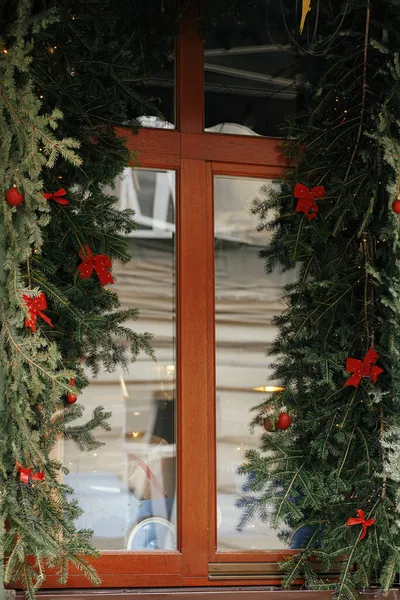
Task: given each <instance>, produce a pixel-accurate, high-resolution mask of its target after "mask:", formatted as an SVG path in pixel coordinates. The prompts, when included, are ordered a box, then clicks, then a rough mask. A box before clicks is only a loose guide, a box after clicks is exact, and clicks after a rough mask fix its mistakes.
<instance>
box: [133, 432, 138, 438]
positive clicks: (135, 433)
mask: <svg viewBox="0 0 400 600" xmlns="http://www.w3.org/2000/svg"><path fill="white" fill-rule="evenodd" d="M139 433H140V431H134V432H133V433H132V437H134V438H137V437H138V435H139Z"/></svg>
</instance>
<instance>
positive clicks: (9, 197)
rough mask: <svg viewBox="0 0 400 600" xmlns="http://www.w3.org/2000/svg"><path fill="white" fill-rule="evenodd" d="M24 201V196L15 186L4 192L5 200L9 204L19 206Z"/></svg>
mask: <svg viewBox="0 0 400 600" xmlns="http://www.w3.org/2000/svg"><path fill="white" fill-rule="evenodd" d="M23 201H24V197H23V195H22V194H20V193H19V191H18V190H17V188H16V187H12V188H10V189H9V190H7V192H6V202H7V204H9V205H10V206H19V205H20V204H22V203H23Z"/></svg>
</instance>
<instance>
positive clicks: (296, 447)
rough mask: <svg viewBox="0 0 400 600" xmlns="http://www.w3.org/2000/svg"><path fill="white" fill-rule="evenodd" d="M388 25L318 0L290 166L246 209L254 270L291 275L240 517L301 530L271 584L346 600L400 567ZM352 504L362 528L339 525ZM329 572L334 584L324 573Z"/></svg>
mask: <svg viewBox="0 0 400 600" xmlns="http://www.w3.org/2000/svg"><path fill="white" fill-rule="evenodd" d="M399 31H400V13H399V10H398V5H397V3H395V2H389V1H386V2H382V1H381V0H353V1H351V2H344V3H340V4H339V3H337V2H329V1H328V2H321V3H318V6H317V7H316V8H315V9H314V10H313V11H312V12H311V13H310V15H309V16H308V17H307V26H306V28H305V30H304V36H303V37H301V38H299V37H298V36H293V40H292V41H294V42H295V43H296V44H297V49H296V51H297V54H298V56H299V57H301V64H302V67H303V68H304V69H307V71H306V72H305V81H307V87H306V89H305V93H306V95H307V102H306V108H305V110H304V112H303V113H302V114H300V115H299V116H298V117H296V118H295V119H294V120H293V122H292V123H291V125H290V128H289V130H288V132H287V150H288V155H289V157H290V159H291V161H292V164H293V165H294V167H293V170H292V172H291V174H289V176H288V178H287V179H285V180H284V181H283V182H282V189H281V191H280V192H277V193H274V192H271V191H270V190H268V189H267V188H266V189H265V190H264V193H263V195H262V197H260V198H259V199H258V200H257V201H256V203H255V208H254V212H255V214H257V215H258V217H259V219H260V221H259V222H260V229H269V230H271V231H273V239H272V242H271V244H270V245H269V247H268V248H266V249H265V250H264V251H262V256H263V258H264V259H265V261H266V262H265V264H266V270H267V272H268V273H269V272H271V271H272V270H273V269H275V268H281V269H283V270H288V269H296V281H295V282H294V283H293V284H291V285H288V286H287V287H286V290H285V297H286V301H287V309H286V310H285V311H284V313H283V314H282V315H281V316H279V317H278V318H276V319H275V324H276V326H277V327H278V329H279V335H278V338H277V339H276V342H275V344H274V346H273V349H272V351H271V355H272V356H274V358H275V363H274V377H275V378H276V380H277V381H278V382H279V384H280V385H282V386H283V387H284V388H285V390H284V391H283V392H281V393H279V394H276V395H275V396H274V398H273V399H271V398H268V399H267V400H266V401H265V402H263V404H261V405H260V406H259V407H257V409H256V417H255V419H254V422H253V424H262V422H263V419H264V418H265V411H266V410H267V412H268V413H269V414H270V416H272V418H277V416H278V415H279V413H280V412H282V411H283V410H285V411H286V412H288V413H289V414H290V415H291V417H292V419H293V425H292V426H291V427H290V428H289V429H288V430H287V431H275V432H266V433H265V434H263V436H262V440H261V451H260V452H257V451H250V452H248V454H247V457H246V463H245V464H244V465H243V468H242V472H243V473H246V474H247V475H248V479H247V484H246V492H247V494H246V496H244V497H243V499H242V500H241V501H240V506H241V507H242V509H243V520H242V524H243V523H245V522H246V521H247V520H248V519H251V518H252V517H253V515H255V514H258V515H260V516H261V517H262V518H263V519H265V520H268V521H269V522H270V523H271V525H272V526H273V527H275V528H279V529H281V531H282V534H281V535H282V537H283V538H284V539H287V540H289V539H290V536H291V535H292V534H294V533H296V532H299V531H300V530H301V531H302V532H303V533H306V534H307V535H305V541H304V543H303V547H302V549H301V550H300V552H299V553H298V554H295V555H293V556H291V557H289V558H288V559H287V560H286V561H285V562H284V564H283V569H284V572H285V575H284V585H286V586H289V585H290V584H293V583H294V582H296V581H298V580H301V579H302V578H305V581H306V584H307V586H308V587H309V588H311V589H318V590H323V589H327V590H333V591H334V592H335V596H336V598H346V599H348V600H355V598H356V597H357V590H358V589H361V588H365V587H367V586H370V585H372V584H378V585H379V586H380V587H381V588H382V590H384V591H386V590H388V589H389V588H390V586H391V585H392V584H393V581H394V579H395V576H396V574H397V573H398V572H399V570H400V530H399V518H398V511H399V508H400V506H399V499H400V495H399V493H400V487H399V480H400V478H399V472H398V468H399V457H398V451H399V447H400V445H399V444H400V438H399V434H400V370H399V356H400V318H399V317H400V263H399V259H400V239H399V233H400V221H399V219H400V217H399V216H397V214H395V213H394V212H393V210H392V203H393V201H395V200H396V199H397V198H398V196H399V192H400V178H399V176H400V175H399V174H400V152H399V147H400V135H399V119H400V62H399V50H400V37H399ZM304 40H306V41H304ZM297 183H301V184H303V185H306V186H308V188H312V187H314V186H323V187H324V188H325V190H326V196H325V198H320V199H319V198H318V197H317V198H316V199H315V202H316V205H317V210H318V212H317V214H316V215H314V216H313V217H312V218H309V217H310V215H309V214H308V215H306V214H303V213H301V212H295V208H296V206H297V202H298V199H296V198H294V197H293V196H294V194H293V192H294V188H295V185H296V184H297ZM322 195H323V194H322ZM274 214H275V215H276V218H274V217H272V215H274ZM271 217H272V222H271ZM371 347H373V348H374V350H375V351H376V352H377V354H378V355H379V358H378V361H377V363H376V364H377V365H378V366H379V367H381V368H383V369H384V372H383V373H381V374H380V375H379V377H378V378H377V381H376V382H373V381H372V379H371V377H364V378H362V379H361V381H360V383H359V385H357V386H346V387H345V386H344V384H345V382H346V381H347V380H348V378H349V377H350V375H351V373H349V372H346V361H347V358H349V357H350V358H355V359H359V360H361V361H362V360H363V359H364V357H365V355H366V353H367V351H368V350H369V348H371ZM347 366H348V367H349V364H348V365H347ZM267 407H268V408H267ZM359 510H363V511H365V520H367V521H369V520H370V519H375V522H372V521H369V522H368V523H367V525H368V526H367V525H365V526H364V527H363V526H362V524H361V523H358V524H356V525H352V523H353V521H351V519H354V518H357V511H359ZM359 516H360V513H359ZM346 524H347V525H346ZM351 525H352V526H351ZM364 529H365V530H366V532H367V533H366V536H365V537H364V536H363V532H364ZM285 530H286V533H285ZM316 559H317V560H318V561H320V563H321V570H320V571H315V569H314V568H313V561H314V562H315V560H316ZM331 569H332V570H333V571H336V572H337V571H338V570H339V571H340V575H339V576H338V577H336V580H335V578H334V577H333V578H332V577H329V576H324V575H323V573H327V572H329V570H331Z"/></svg>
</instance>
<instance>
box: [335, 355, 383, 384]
mask: <svg viewBox="0 0 400 600" xmlns="http://www.w3.org/2000/svg"><path fill="white" fill-rule="evenodd" d="M378 357H379V355H378V354H377V353H376V352H375V350H374V349H373V348H370V349H369V350H368V352H367V354H366V355H365V357H364V360H363V361H361V360H358V359H357V358H348V359H347V360H346V371H348V372H349V373H353V375H352V376H351V377H349V379H348V380H347V381H346V382H345V384H344V385H345V387H347V386H349V385H354V387H357V386H358V385H359V383H360V381H361V379H362V378H363V377H370V378H371V380H372V381H373V382H374V383H376V381H377V379H378V375H380V374H381V373H383V369H381V368H380V367H377V366H376V365H375V364H374V363H375V362H376V361H377V360H378Z"/></svg>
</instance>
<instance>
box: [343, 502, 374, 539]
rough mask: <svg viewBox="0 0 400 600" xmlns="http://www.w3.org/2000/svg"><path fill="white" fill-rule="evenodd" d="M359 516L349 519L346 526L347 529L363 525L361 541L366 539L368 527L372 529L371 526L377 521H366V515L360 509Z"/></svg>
mask: <svg viewBox="0 0 400 600" xmlns="http://www.w3.org/2000/svg"><path fill="white" fill-rule="evenodd" d="M357 514H358V518H351V519H349V520H348V521H347V523H346V525H347V527H351V526H352V525H361V527H362V534H361V537H360V540H363V539H364V538H365V536H366V535H367V527H371V525H373V524H374V523H375V519H368V521H366V520H365V513H364V511H363V510H361V509H359V510H358V511H357Z"/></svg>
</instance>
